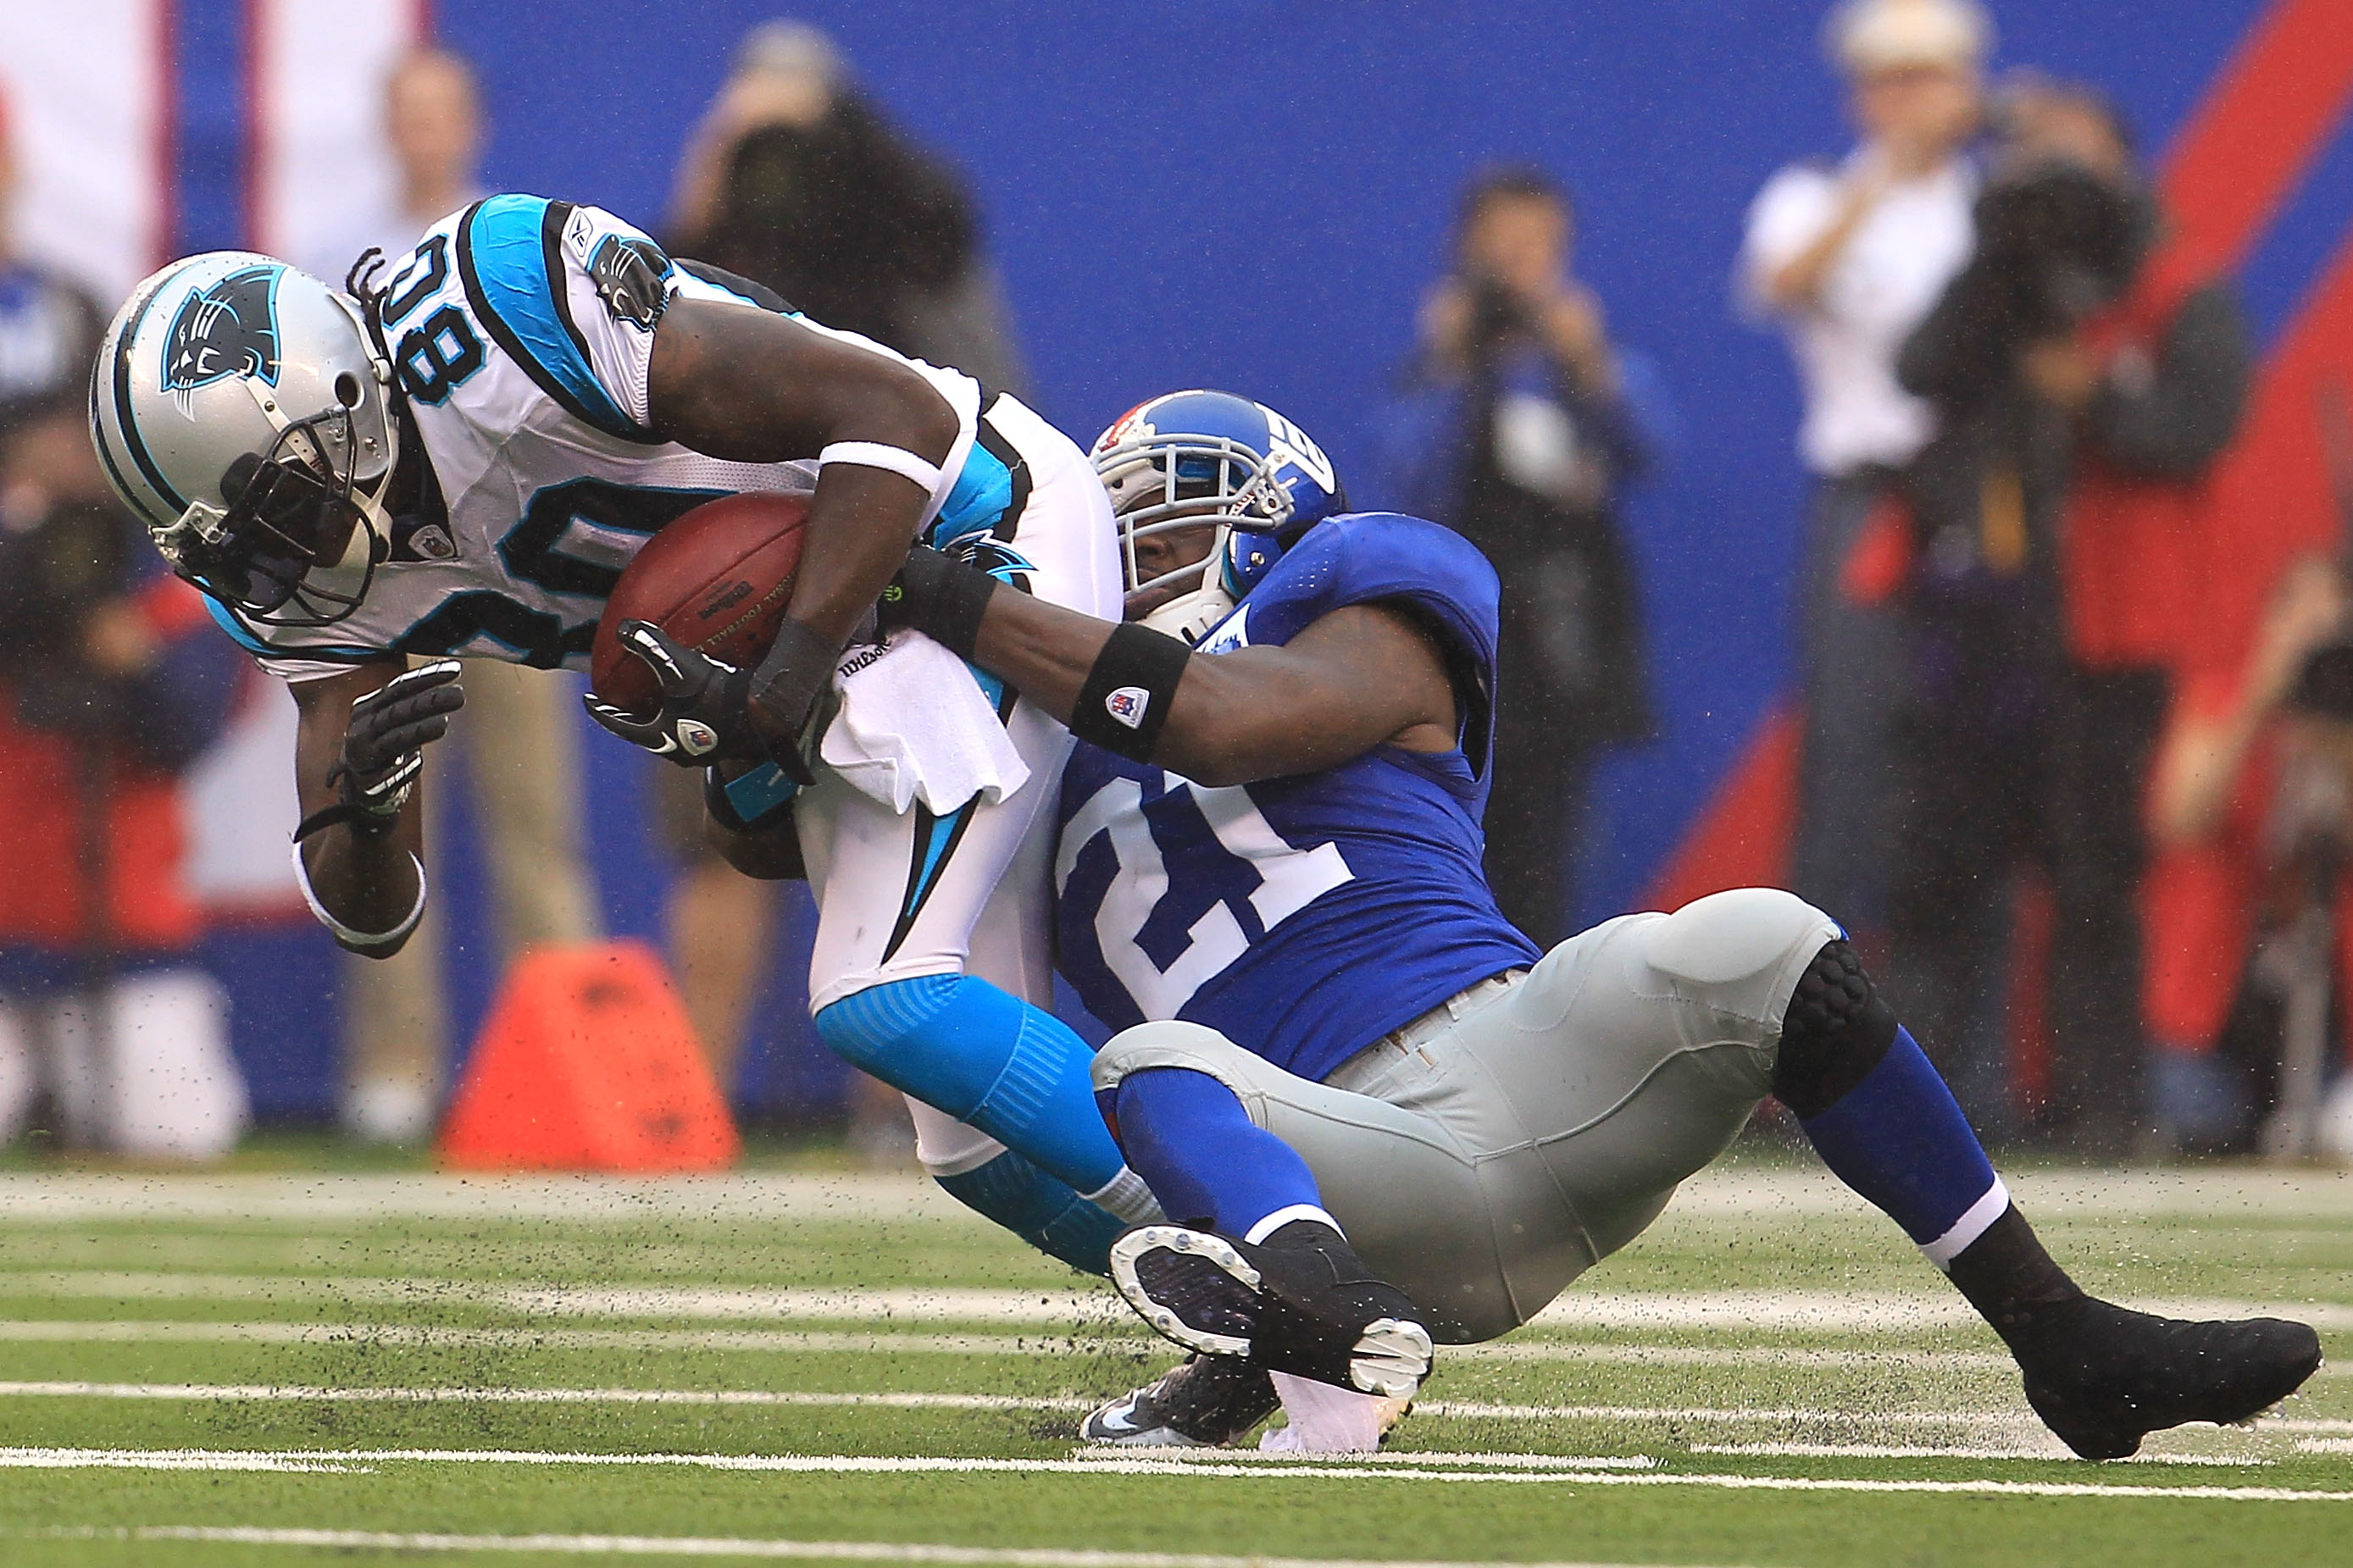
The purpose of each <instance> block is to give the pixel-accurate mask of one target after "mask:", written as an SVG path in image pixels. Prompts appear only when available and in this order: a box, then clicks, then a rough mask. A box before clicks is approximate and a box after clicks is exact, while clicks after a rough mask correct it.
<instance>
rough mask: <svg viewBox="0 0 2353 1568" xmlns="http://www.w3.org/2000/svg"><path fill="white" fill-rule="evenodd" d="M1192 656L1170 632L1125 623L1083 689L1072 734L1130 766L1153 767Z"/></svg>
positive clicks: (1073, 716)
mask: <svg viewBox="0 0 2353 1568" xmlns="http://www.w3.org/2000/svg"><path fill="white" fill-rule="evenodd" d="M1192 657H1193V650H1192V649H1191V648H1189V647H1186V646H1185V645H1184V644H1183V643H1181V642H1179V641H1177V640H1176V638H1175V637H1170V636H1169V635H1168V634H1167V633H1166V632H1155V631H1147V630H1145V628H1144V627H1142V626H1136V625H1134V623H1132V622H1125V621H1123V622H1122V623H1121V624H1120V625H1119V626H1115V627H1113V630H1112V634H1111V640H1110V641H1109V642H1106V643H1105V644H1103V652H1101V653H1099V654H1097V655H1096V656H1095V663H1094V668H1092V669H1090V670H1088V671H1087V683H1086V685H1084V686H1082V687H1081V688H1080V689H1079V704H1078V707H1077V708H1076V709H1075V710H1073V711H1072V712H1071V734H1073V735H1076V736H1077V737H1078V738H1079V739H1080V740H1082V741H1091V742H1094V744H1096V745H1098V746H1101V747H1102V748H1103V750H1104V751H1106V752H1118V753H1119V754H1120V755H1121V756H1123V757H1125V758H1127V759H1128V760H1129V761H1131V762H1137V763H1148V762H1150V761H1151V760H1152V748H1153V746H1154V745H1155V743H1156V742H1158V741H1159V739H1160V726H1161V725H1163V724H1165V723H1166V722H1167V721H1168V710H1169V709H1171V708H1172V707H1174V706H1176V683H1177V682H1178V681H1179V680H1182V679H1184V678H1185V666H1186V664H1187V662H1188V661H1189V660H1190V659H1191V658H1192Z"/></svg>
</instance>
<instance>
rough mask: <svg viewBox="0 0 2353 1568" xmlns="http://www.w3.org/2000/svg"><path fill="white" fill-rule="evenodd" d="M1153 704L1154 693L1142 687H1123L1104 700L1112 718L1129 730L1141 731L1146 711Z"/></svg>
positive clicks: (1104, 704) (1104, 705)
mask: <svg viewBox="0 0 2353 1568" xmlns="http://www.w3.org/2000/svg"><path fill="white" fill-rule="evenodd" d="M1151 703H1152V693H1150V692H1149V691H1146V690H1145V689H1144V688H1142V687H1141V686H1123V687H1121V688H1120V689H1118V690H1116V691H1114V692H1113V693H1112V694H1111V695H1110V696H1108V697H1106V698H1104V699H1103V707H1104V708H1105V709H1107V710H1109V711H1110V713H1111V716H1112V717H1113V718H1114V719H1116V720H1118V721H1120V722H1121V723H1123V724H1124V725H1126V726H1127V727H1128V728H1129V729H1131V730H1134V729H1139V728H1141V727H1142V726H1143V723H1144V710H1145V708H1147V707H1149V706H1150V705H1151Z"/></svg>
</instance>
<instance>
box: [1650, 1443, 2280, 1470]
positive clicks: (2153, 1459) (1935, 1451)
mask: <svg viewBox="0 0 2353 1568" xmlns="http://www.w3.org/2000/svg"><path fill="white" fill-rule="evenodd" d="M2299 1447H2301V1445H2299ZM1691 1451H1692V1452H1693V1453H1694V1454H1726V1455H1730V1456H1733V1457H1734V1458H1743V1457H1757V1458H1789V1459H2042V1460H2051V1459H2072V1458H2074V1457H2075V1456H2074V1455H2073V1454H2071V1453H2070V1452H2068V1450H2067V1447H2066V1446H2065V1445H2064V1444H2063V1443H2061V1442H2060V1441H2059V1440H2058V1439H2057V1438H2056V1437H2053V1438H2052V1439H2051V1440H2050V1441H2049V1442H2048V1443H2046V1444H2043V1445H2042V1446H2040V1447H2016V1448H1963V1447H1943V1448H1939V1447H1926V1446H1924V1445H1920V1444H1903V1443H1895V1444H1889V1445H1886V1446H1884V1447H1880V1446H1876V1445H1873V1444H1870V1443H1694V1444H1693V1445H1692V1446H1691ZM2276 1462H2277V1461H2276V1460H2273V1459H2262V1458H2243V1459H2242V1458H2232V1456H2230V1455H2228V1454H2135V1455H2134V1456H2133V1457H2132V1458H2129V1459H2126V1460H2124V1461H2123V1463H2126V1464H2128V1465H2218V1466H2224V1467H2228V1468H2249V1467H2253V1466H2261V1465H2270V1464H2274V1463H2276Z"/></svg>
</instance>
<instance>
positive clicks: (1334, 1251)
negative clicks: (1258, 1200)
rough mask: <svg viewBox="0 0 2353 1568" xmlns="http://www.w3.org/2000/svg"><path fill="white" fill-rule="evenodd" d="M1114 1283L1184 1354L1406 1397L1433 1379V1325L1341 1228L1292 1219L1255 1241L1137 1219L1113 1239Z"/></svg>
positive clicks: (1372, 1392)
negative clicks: (1378, 1274) (1377, 1274)
mask: <svg viewBox="0 0 2353 1568" xmlns="http://www.w3.org/2000/svg"><path fill="white" fill-rule="evenodd" d="M1111 1277H1112V1282H1113V1284H1114V1285H1116V1286H1118V1287H1119V1293H1120V1294H1121V1295H1123V1296H1124V1297H1126V1298H1127V1301H1128V1304H1129V1305H1130V1306H1132V1307H1134V1309H1135V1310H1137V1311H1138V1312H1140V1313H1142V1314H1143V1316H1144V1321H1145V1322H1147V1323H1150V1324H1151V1325H1152V1326H1153V1327H1154V1328H1155V1329H1157V1330H1158V1331H1160V1332H1161V1333H1162V1334H1163V1335H1165V1336H1166V1337H1167V1338H1168V1339H1170V1340H1173V1341H1175V1342H1176V1343H1178V1344H1180V1345H1183V1346H1184V1347H1185V1348H1187V1350H1194V1351H1199V1352H1203V1353H1205V1354H1208V1355H1220V1356H1239V1357H1240V1358H1242V1359H1244V1360H1246V1361H1249V1362H1250V1363H1252V1364H1254V1365H1257V1366H1261V1367H1265V1368H1267V1369H1269V1370H1270V1371H1273V1372H1287V1373H1292V1374H1293V1376H1297V1377H1306V1378H1313V1379H1314V1380H1315V1381H1317V1382H1319V1383H1328V1384H1332V1385H1333V1386H1334V1387H1335V1388H1353V1389H1356V1390H1357V1391H1359V1392H1361V1393H1365V1394H1381V1395H1383V1396H1385V1397H1388V1398H1391V1399H1410V1398H1412V1397H1413V1394H1414V1391H1415V1390H1416V1389H1418V1388H1419V1387H1420V1386H1421V1380H1422V1379H1423V1378H1425V1377H1427V1376H1429V1375H1430V1331H1429V1330H1428V1329H1425V1328H1424V1327H1422V1325H1421V1323H1420V1321H1419V1316H1420V1315H1419V1312H1418V1311H1417V1310H1416V1309H1415V1307H1414V1305H1413V1303H1412V1302H1411V1301H1409V1300H1407V1299H1406V1295H1405V1292H1403V1291H1402V1290H1399V1289H1398V1288H1397V1287H1395V1286H1394V1285H1390V1284H1388V1283H1387V1282H1386V1281H1383V1280H1380V1279H1374V1278H1373V1276H1372V1275H1371V1273H1370V1272H1368V1271H1367V1270H1366V1268H1365V1266H1364V1264H1363V1263H1362V1262H1361V1261H1360V1260H1359V1259H1358V1258H1357V1257H1356V1254H1355V1253H1354V1252H1353V1251H1351V1250H1349V1247H1348V1244H1347V1242H1346V1241H1345V1239H1343V1238H1342V1237H1341V1236H1340V1233H1339V1232H1337V1231H1335V1230H1334V1229H1332V1228H1331V1227H1330V1226H1324V1225H1319V1224H1316V1223H1315V1222H1314V1221H1312V1220H1293V1222H1292V1223H1291V1224H1289V1225H1287V1226H1283V1227H1282V1229H1281V1230H1279V1231H1277V1232H1275V1234H1274V1235H1273V1236H1271V1237H1268V1238H1267V1241H1266V1243H1265V1244H1264V1245H1260V1246H1252V1245H1251V1244H1250V1243H1249V1242H1245V1241H1234V1240H1230V1239H1229V1238H1227V1237H1222V1236H1217V1235H1214V1234H1212V1233H1210V1232H1208V1231H1201V1230H1187V1229H1186V1228H1185V1227H1184V1226H1174V1225H1147V1226H1137V1227H1136V1228H1135V1229H1134V1230H1131V1231H1129V1232H1127V1233H1126V1234H1125V1235H1124V1236H1122V1237H1120V1238H1119V1239H1118V1240H1117V1241H1114V1242H1113V1243H1112V1247H1111Z"/></svg>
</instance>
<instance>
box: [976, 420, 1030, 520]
mask: <svg viewBox="0 0 2353 1568" xmlns="http://www.w3.org/2000/svg"><path fill="white" fill-rule="evenodd" d="M972 438H973V439H974V440H975V441H976V442H977V443H979V445H980V448H981V450H982V451H984V452H987V454H988V455H989V456H990V457H992V458H996V459H997V461H998V462H1000V463H1002V464H1004V465H1005V477H1006V479H1007V480H1008V482H1009V483H1010V484H1011V485H1012V487H1013V495H1012V499H1011V500H1008V501H1007V502H1006V503H1005V510H1003V511H1002V512H1000V513H998V514H997V526H996V527H995V528H993V529H991V530H989V531H990V532H991V533H993V534H994V535H996V536H997V538H999V539H1011V538H1012V537H1013V536H1014V534H1015V533H1017V532H1018V531H1020V528H1021V514H1022V512H1024V511H1025V510H1028V509H1029V458H1025V457H1023V456H1022V455H1021V454H1020V453H1019V452H1018V451H1016V450H1014V447H1013V443H1012V442H1010V441H1008V440H1007V439H1006V438H1005V435H1004V432H1002V431H1000V430H998V429H997V426H994V425H991V424H990V423H989V422H988V415H987V411H986V409H984V410H983V412H982V414H981V416H980V418H979V419H978V421H976V423H975V424H974V426H973V433H972Z"/></svg>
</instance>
